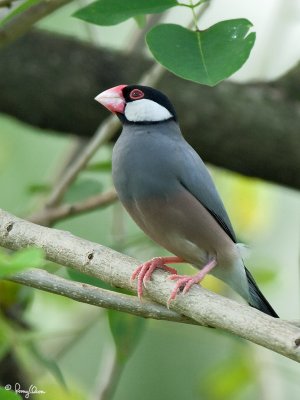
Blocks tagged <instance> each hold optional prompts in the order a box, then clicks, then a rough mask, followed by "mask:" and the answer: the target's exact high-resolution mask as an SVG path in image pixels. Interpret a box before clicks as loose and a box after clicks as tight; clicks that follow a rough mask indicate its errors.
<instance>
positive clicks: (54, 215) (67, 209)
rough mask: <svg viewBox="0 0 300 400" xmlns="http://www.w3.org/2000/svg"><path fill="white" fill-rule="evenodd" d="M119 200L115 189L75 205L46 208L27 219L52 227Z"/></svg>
mask: <svg viewBox="0 0 300 400" xmlns="http://www.w3.org/2000/svg"><path fill="white" fill-rule="evenodd" d="M117 200H118V196H117V193H116V191H115V189H113V188H112V189H110V190H108V191H106V192H104V193H100V194H98V195H95V196H91V197H88V198H87V199H84V200H82V201H78V202H77V203H74V204H63V205H61V206H57V207H54V208H44V209H43V210H42V211H40V212H37V213H34V214H33V215H32V216H29V217H28V218H27V219H28V221H31V222H33V223H35V224H39V225H44V226H52V225H53V224H54V223H55V222H57V221H61V220H64V219H66V218H69V217H72V216H75V215H80V214H83V213H85V212H88V211H92V210H96V209H98V208H103V207H107V206H109V205H110V204H112V203H114V202H115V201H117Z"/></svg>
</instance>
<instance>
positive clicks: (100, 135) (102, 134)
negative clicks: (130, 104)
mask: <svg viewBox="0 0 300 400" xmlns="http://www.w3.org/2000/svg"><path fill="white" fill-rule="evenodd" d="M119 127H120V123H119V121H118V119H117V118H115V117H114V116H110V117H108V118H106V120H105V121H103V123H102V124H101V126H100V127H99V129H98V130H97V132H96V133H95V135H94V136H93V138H92V139H91V141H90V142H89V143H88V144H87V146H86V147H85V149H84V150H83V151H82V152H81V153H80V155H79V156H78V157H77V158H76V159H75V161H74V162H73V163H72V164H71V165H70V167H69V168H68V169H67V171H66V173H65V175H64V176H63V178H62V179H61V180H60V182H58V183H57V185H56V186H55V187H54V190H53V192H52V193H51V195H50V197H49V199H48V201H47V207H48V208H50V207H55V206H57V205H58V204H59V203H60V201H61V200H62V198H63V196H64V194H65V192H66V190H67V189H68V187H69V186H70V185H71V183H72V182H74V180H75V179H76V177H77V175H78V173H79V172H80V171H81V170H82V169H84V167H85V166H86V165H87V163H88V161H89V160H90V159H91V157H92V156H93V155H94V154H95V153H96V151H97V150H98V148H99V147H100V146H101V145H102V144H103V143H105V142H106V141H108V140H109V139H110V138H111V137H112V136H113V135H114V134H115V132H116V131H117V129H118V128H119Z"/></svg>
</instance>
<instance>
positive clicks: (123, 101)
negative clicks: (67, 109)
mask: <svg viewBox="0 0 300 400" xmlns="http://www.w3.org/2000/svg"><path fill="white" fill-rule="evenodd" d="M96 100H97V101H99V103H101V104H103V105H104V106H105V107H107V108H108V109H109V110H110V111H112V112H115V113H116V114H117V115H118V117H119V118H120V120H121V121H122V122H123V123H127V124H153V123H159V122H163V121H169V120H175V121H177V116H176V112H175V109H174V107H173V105H172V104H171V102H170V100H169V99H168V98H167V96H166V95H164V94H163V93H161V92H160V91H159V90H156V89H153V88H152V87H149V86H142V85H119V86H116V87H113V88H111V89H108V90H106V91H105V92H102V93H100V94H99V95H98V96H97V97H96Z"/></svg>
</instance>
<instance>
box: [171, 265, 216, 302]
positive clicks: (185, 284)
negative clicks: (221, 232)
mask: <svg viewBox="0 0 300 400" xmlns="http://www.w3.org/2000/svg"><path fill="white" fill-rule="evenodd" d="M216 265H217V261H216V260H215V259H212V260H211V261H209V262H208V263H207V264H206V265H205V266H204V267H203V268H202V269H201V271H199V272H198V273H197V274H196V275H193V276H189V275H177V274H173V275H170V276H169V277H168V278H169V279H171V280H177V283H176V285H175V287H174V289H173V290H172V292H171V294H170V297H169V299H168V302H167V305H168V307H169V305H170V303H171V301H172V300H174V299H176V296H177V293H178V291H179V290H182V293H183V294H185V293H187V292H188V291H189V290H190V288H191V287H192V286H193V285H194V284H196V283H200V282H201V281H202V280H203V278H204V277H205V276H206V274H208V273H209V272H210V271H211V270H212V269H213V268H214V267H215V266H216Z"/></svg>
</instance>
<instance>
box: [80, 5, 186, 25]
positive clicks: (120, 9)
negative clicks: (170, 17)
mask: <svg viewBox="0 0 300 400" xmlns="http://www.w3.org/2000/svg"><path fill="white" fill-rule="evenodd" d="M177 5H178V3H177V1H176V0H97V1H95V2H94V3H91V4H89V5H88V6H86V7H83V8H81V9H80V10H78V11H76V12H75V13H74V14H73V16H74V17H76V18H79V19H83V20H84V21H87V22H91V23H93V24H96V25H116V24H119V23H120V22H123V21H126V19H128V18H131V17H135V16H137V15H138V16H139V15H142V14H155V13H160V12H163V11H165V10H167V9H168V8H171V7H174V6H177Z"/></svg>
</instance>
